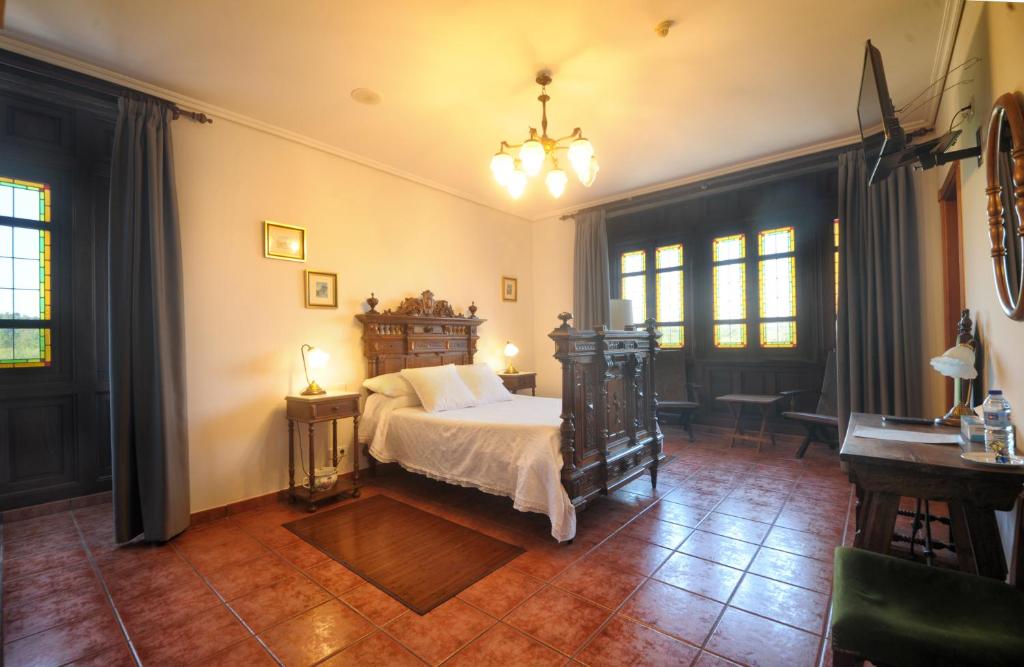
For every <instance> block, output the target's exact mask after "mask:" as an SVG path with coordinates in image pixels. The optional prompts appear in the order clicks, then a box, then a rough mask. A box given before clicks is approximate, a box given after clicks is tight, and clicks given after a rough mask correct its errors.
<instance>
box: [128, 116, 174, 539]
mask: <svg viewBox="0 0 1024 667" xmlns="http://www.w3.org/2000/svg"><path fill="white" fill-rule="evenodd" d="M119 108H120V115H119V116H118V120H117V129H116V130H115V134H114V153H113V157H112V159H111V178H110V248H109V250H110V279H109V285H108V288H109V293H110V418H111V441H112V442H111V446H112V458H113V487H114V523H115V536H116V538H117V540H118V541H119V542H126V541H128V540H131V539H133V538H135V537H137V536H138V535H140V534H141V535H143V536H144V538H145V539H146V540H147V541H164V540H168V539H170V538H172V537H174V536H175V535H177V534H178V533H180V532H181V531H183V530H185V529H186V528H188V525H189V515H190V507H189V477H188V418H187V414H186V401H185V349H184V314H183V310H184V308H183V294H182V269H181V238H180V234H179V230H178V202H177V197H176V194H175V187H174V158H173V155H172V151H171V127H170V125H171V119H170V111H169V110H168V109H167V108H166V106H164V105H162V104H159V103H157V102H155V101H153V100H137V99H121V100H120V103H119Z"/></svg>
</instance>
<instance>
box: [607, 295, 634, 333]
mask: <svg viewBox="0 0 1024 667" xmlns="http://www.w3.org/2000/svg"><path fill="white" fill-rule="evenodd" d="M608 303H609V306H610V308H609V311H608V319H610V320H611V322H610V323H609V324H611V327H612V329H613V330H614V331H622V330H623V329H625V328H626V325H627V324H633V301H632V300H630V299H612V300H611V301H609V302H608Z"/></svg>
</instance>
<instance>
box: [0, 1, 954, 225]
mask: <svg viewBox="0 0 1024 667" xmlns="http://www.w3.org/2000/svg"><path fill="white" fill-rule="evenodd" d="M243 8H244V9H243ZM945 8H946V0H901V1H900V2H892V0H857V1H856V2H850V1H849V0H827V1H823V0H771V1H770V2H755V1H751V0H725V1H715V2H671V1H669V0H646V1H643V2H635V1H634V2H628V1H626V0H615V1H613V0H597V1H595V0H588V1H563V2H549V1H548V2H545V1H543V0H519V2H496V1H495V2H479V1H477V2H474V1H470V0H430V1H429V2H423V1H417V0H374V1H373V2H366V1H365V0H343V1H342V0H301V1H293V2H287V3H285V2H280V1H278V0H247V1H246V2H244V3H243V2H238V1H237V0H175V2H137V1H134V0H8V2H7V29H6V30H4V31H3V32H2V34H3V35H6V36H8V37H12V38H14V39H17V40H20V41H24V42H29V43H32V44H35V45H39V46H43V47H46V48H48V49H51V50H53V51H57V52H59V53H61V54H64V55H67V56H71V57H74V58H77V59H80V60H83V61H86V62H88V63H92V64H94V65H99V66H101V67H104V68H107V69H110V70H114V71H116V72H119V73H121V74H124V75H128V76H130V77H134V78H136V79H140V80H142V81H145V82H147V83H150V84H153V85H155V86H159V87H162V88H165V89H168V90H170V91H174V92H175V93H179V94H182V95H185V96H188V97H191V98H195V99H197V100H202V101H203V102H205V103H207V104H210V105H212V106H215V107H221V108H223V109H227V110H230V111H232V112H235V113H237V114H241V115H244V116H247V117H249V118H252V119H255V120H258V121H261V122H263V123H267V124H270V125H273V126H276V127H278V128H281V129H284V130H287V131H289V132H292V133H297V134H299V135H303V136H304V137H308V138H310V139H312V140H315V141H317V142H321V143H323V144H327V145H329V146H331V147H334V148H336V149H338V150H339V151H343V152H346V153H351V154H355V155H357V156H360V157H361V158H365V159H366V160H367V161H371V162H375V163H380V164H383V165H385V166H386V168H390V169H393V170H396V171H399V172H403V173H407V174H411V175H413V176H414V177H415V178H417V179H420V180H423V181H426V182H429V183H435V184H438V185H440V186H441V187H443V188H444V189H448V190H449V191H455V192H458V193H460V194H462V195H464V196H466V197H467V198H470V199H473V200H476V201H479V202H482V203H485V204H487V205H490V206H493V207H495V208H499V209H502V210H506V211H509V212H512V213H515V214H517V215H521V216H523V217H527V218H531V219H534V218H538V217H542V216H544V215H547V214H551V213H553V212H555V211H558V210H565V209H567V208H571V207H575V206H579V205H581V204H584V203H587V202H594V201H599V200H604V199H607V198H609V197H612V196H615V195H620V194H624V193H629V192H632V191H635V190H637V189H640V188H647V187H650V186H652V185H656V184H659V183H664V182H669V181H673V180H675V179H679V178H681V177H686V176H688V175H692V174H699V173H702V172H707V171H709V170H714V169H718V168H722V167H725V166H728V165H733V164H737V163H742V162H746V161H749V160H752V159H756V158H759V157H763V156H769V155H773V154H777V153H780V152H785V151H790V150H793V149H798V148H801V147H806V146H810V145H815V144H819V143H822V142H828V141H833V140H837V139H842V138H847V137H852V136H854V135H855V134H856V133H857V118H856V112H855V107H856V100H857V89H858V85H859V81H860V69H861V66H862V60H863V50H864V40H865V39H867V38H869V37H870V38H871V39H872V41H873V43H874V44H875V45H876V46H878V47H879V48H880V49H881V51H882V54H883V57H884V59H885V67H886V74H887V76H888V79H889V87H890V89H891V91H892V94H893V97H894V101H895V103H896V106H897V107H899V106H900V105H901V104H902V103H904V102H906V101H909V99H910V98H912V97H913V96H914V95H916V94H917V93H918V92H919V91H920V89H922V88H923V87H924V86H926V85H927V84H928V82H929V81H930V80H931V78H932V76H933V68H934V66H935V61H936V53H937V50H941V49H939V48H938V47H939V43H940V39H941V36H940V32H941V28H942V24H943V12H944V10H945ZM664 19H672V20H675V21H676V22H677V23H676V26H675V27H674V28H673V29H672V31H671V33H670V34H669V35H668V37H666V38H661V37H658V36H657V35H656V34H655V33H654V26H655V25H656V24H657V23H659V22H660V21H662V20H664ZM541 68H549V69H550V70H551V71H552V72H553V76H554V83H553V84H552V85H551V86H549V88H548V92H549V94H550V95H551V98H552V99H551V102H549V105H548V108H549V114H548V116H549V119H550V126H549V129H550V130H551V134H552V135H563V134H568V133H569V132H571V131H572V129H573V127H575V126H580V127H582V128H583V130H584V131H585V133H586V135H587V136H588V137H589V138H590V139H591V141H592V142H593V144H594V147H595V149H596V154H597V156H598V158H599V160H600V162H601V172H600V175H599V176H598V178H597V181H596V182H595V183H594V185H593V186H592V187H591V188H589V189H587V188H584V187H583V186H581V185H580V184H579V183H578V182H576V181H575V179H572V180H570V184H569V187H568V188H567V190H566V192H565V194H564V195H563V196H562V198H561V199H559V200H553V199H552V198H551V197H550V196H549V195H548V194H547V192H546V190H545V189H544V187H543V183H542V180H541V179H540V178H535V179H531V182H530V186H529V187H528V189H527V192H526V194H525V195H524V196H523V198H522V200H520V201H513V200H511V198H510V197H509V196H508V195H507V194H506V193H505V192H504V191H503V190H502V189H500V188H499V187H498V186H497V185H496V184H495V183H494V182H493V179H492V178H491V175H490V172H489V169H488V162H489V160H490V156H491V154H492V153H493V152H494V151H495V150H496V149H497V146H498V143H499V141H500V140H501V139H508V140H510V141H520V140H521V139H522V137H523V136H524V135H525V134H526V132H527V128H528V127H529V126H530V125H537V124H538V123H539V114H540V105H539V104H538V102H537V101H536V96H537V95H538V94H539V90H538V88H537V86H536V85H535V84H534V82H533V79H534V75H535V73H536V71H537V70H539V69H541ZM358 87H367V88H371V89H373V90H374V91H377V92H378V93H379V94H380V96H381V102H380V104H378V105H376V106H366V105H362V104H358V103H356V102H354V101H353V100H352V98H351V97H350V91H351V90H352V89H354V88H358ZM913 120H915V119H914V118H905V119H904V121H905V123H906V122H908V121H913Z"/></svg>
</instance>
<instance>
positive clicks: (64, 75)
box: [0, 0, 213, 125]
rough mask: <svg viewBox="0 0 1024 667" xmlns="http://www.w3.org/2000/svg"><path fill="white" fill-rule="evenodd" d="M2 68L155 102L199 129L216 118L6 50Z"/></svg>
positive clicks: (108, 94) (91, 90)
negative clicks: (199, 126) (189, 121)
mask: <svg viewBox="0 0 1024 667" xmlns="http://www.w3.org/2000/svg"><path fill="white" fill-rule="evenodd" d="M0 6H2V0H0ZM0 65H3V66H5V67H9V68H11V69H17V70H20V71H22V72H26V73H28V74H30V75H33V76H36V77H43V78H46V79H50V80H52V81H55V82H59V83H63V84H67V85H70V86H75V87H77V88H80V89H82V90H85V91H88V92H89V93H93V94H96V95H100V96H103V97H113V98H118V97H135V98H136V99H147V100H153V101H154V102H157V103H159V104H162V105H164V106H166V107H167V108H168V109H169V110H170V112H171V118H172V119H173V120H178V119H179V118H181V117H182V116H184V117H186V118H188V119H189V120H193V121H195V122H197V123H199V124H200V125H206V124H209V123H213V118H211V117H210V116H208V115H207V114H205V113H203V112H202V111H191V110H189V109H182V108H181V107H180V106H178V104H177V103H176V102H172V101H170V100H165V99H164V98H162V97H157V96H156V95H151V94H149V93H144V92H142V91H141V90H135V89H134V88H128V87H126V86H121V85H119V84H116V83H111V82H109V81H104V80H103V79H97V78H96V77H92V76H89V75H88V74H82V73H80V72H74V71H72V70H68V69H65V68H63V67H60V66H59V65H52V64H50V63H47V62H43V61H42V60H36V59H35V58H31V57H29V56H23V55H21V54H20V53H14V52H13V51H7V50H6V49H0Z"/></svg>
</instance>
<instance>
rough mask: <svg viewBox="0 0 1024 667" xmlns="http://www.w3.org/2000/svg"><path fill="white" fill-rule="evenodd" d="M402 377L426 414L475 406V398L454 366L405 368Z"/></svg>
mask: <svg viewBox="0 0 1024 667" xmlns="http://www.w3.org/2000/svg"><path fill="white" fill-rule="evenodd" d="M401 373H402V377H403V378H405V379H406V380H408V381H409V384H411V385H412V388H413V389H415V390H416V395H417V396H419V397H420V402H422V403H423V409H424V410H426V411H427V412H444V411H445V410H458V409H459V408H470V407H473V406H474V405H476V398H475V397H474V396H473V392H471V391H470V390H469V387H467V386H466V383H465V382H463V381H462V380H461V379H460V378H459V374H458V373H456V372H455V366H453V365H451V364H448V365H446V366H430V367H427V368H406V369H405V370H403V371H401Z"/></svg>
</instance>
